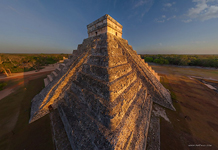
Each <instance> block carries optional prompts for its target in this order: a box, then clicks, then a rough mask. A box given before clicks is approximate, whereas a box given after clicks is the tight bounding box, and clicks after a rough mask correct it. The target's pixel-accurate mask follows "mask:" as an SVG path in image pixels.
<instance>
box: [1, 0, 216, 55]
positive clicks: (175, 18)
mask: <svg viewBox="0 0 218 150" xmlns="http://www.w3.org/2000/svg"><path fill="white" fill-rule="evenodd" d="M105 14H109V15H110V16H111V17H113V18H114V19H115V20H117V21H118V22H119V23H120V24H121V25H123V38H124V39H126V40H128V42H129V44H130V45H132V47H133V49H134V50H136V51H137V53H139V54H218V0H1V1H0V53H72V51H73V50H74V49H77V46H78V44H81V43H82V42H83V39H86V38H88V34H87V25H88V24H89V23H91V22H93V21H95V20H96V19H98V18H100V17H101V16H103V15H105Z"/></svg>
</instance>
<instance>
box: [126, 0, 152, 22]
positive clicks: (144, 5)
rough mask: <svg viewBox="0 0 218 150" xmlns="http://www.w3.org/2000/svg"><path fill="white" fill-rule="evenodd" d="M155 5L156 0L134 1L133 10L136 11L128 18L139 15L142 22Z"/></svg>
mask: <svg viewBox="0 0 218 150" xmlns="http://www.w3.org/2000/svg"><path fill="white" fill-rule="evenodd" d="M153 4H154V0H137V1H134V2H133V3H132V6H133V7H132V10H134V12H133V13H132V14H131V15H130V16H129V17H128V18H131V17H133V16H136V15H138V16H139V18H140V20H141V19H142V18H143V17H144V15H145V14H146V13H147V12H148V11H149V10H150V8H151V7H152V6H153Z"/></svg>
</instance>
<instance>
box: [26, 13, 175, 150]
mask: <svg viewBox="0 0 218 150" xmlns="http://www.w3.org/2000/svg"><path fill="white" fill-rule="evenodd" d="M87 28H88V35H89V38H87V39H84V40H83V43H82V44H80V45H78V48H77V50H74V51H73V54H72V55H70V56H69V59H65V60H64V62H63V63H62V64H60V65H59V66H58V67H57V68H56V70H55V71H53V72H52V73H51V74H50V75H48V76H47V78H46V79H45V80H44V81H45V86H46V87H45V88H44V89H43V90H42V91H41V92H40V93H39V94H38V95H36V96H35V97H34V98H33V99H32V106H31V114H30V120H29V123H32V122H34V121H36V120H37V119H39V118H41V117H43V116H45V115H46V114H48V113H50V114H49V115H50V119H51V125H52V131H53V141H54V144H55V147H56V149H78V150H86V149H87V150H92V149H93V150H94V149H96V150H98V149H99V150H103V149H131V150H133V149H140V150H141V149H146V146H147V149H158V148H159V147H158V146H153V147H152V146H151V145H152V141H153V145H158V141H159V144H160V139H159V136H158V134H159V133H156V134H155V140H152V139H151V138H154V137H150V138H149V136H150V135H149V134H148V133H149V132H152V134H154V133H153V132H156V131H159V130H158V126H159V122H158V121H156V122H157V123H156V124H155V125H156V126H157V130H156V129H155V130H154V128H151V129H150V128H149V125H150V123H151V116H152V115H151V114H152V106H153V103H156V104H158V105H160V106H163V107H166V108H168V109H171V110H175V108H174V107H173V105H172V101H171V96H170V93H169V91H168V90H167V89H165V88H164V87H163V85H162V84H161V83H160V82H159V81H160V77H159V76H158V75H157V73H155V71H154V70H152V68H151V67H149V66H148V64H147V63H145V62H144V60H143V59H141V57H140V55H137V53H136V51H134V50H133V49H132V46H130V45H129V44H128V41H127V40H125V39H122V26H121V25H120V24H119V23H118V22H117V21H116V20H114V19H113V18H112V17H110V16H109V15H104V16H103V17H101V18H99V19H98V20H96V21H94V22H93V23H91V24H89V25H87ZM156 120H157V119H156ZM158 120H159V119H158ZM150 126H151V125H150ZM153 126H154V125H153ZM149 130H151V131H149ZM152 134H151V135H152ZM154 141H156V142H157V143H154ZM148 142H149V143H148ZM148 145H149V147H148Z"/></svg>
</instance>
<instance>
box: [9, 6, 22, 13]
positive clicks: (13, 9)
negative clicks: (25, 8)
mask: <svg viewBox="0 0 218 150" xmlns="http://www.w3.org/2000/svg"><path fill="white" fill-rule="evenodd" d="M8 8H9V9H10V10H12V11H14V12H15V13H17V14H19V15H22V14H21V13H20V12H19V11H17V10H16V9H15V8H13V7H11V6H8Z"/></svg>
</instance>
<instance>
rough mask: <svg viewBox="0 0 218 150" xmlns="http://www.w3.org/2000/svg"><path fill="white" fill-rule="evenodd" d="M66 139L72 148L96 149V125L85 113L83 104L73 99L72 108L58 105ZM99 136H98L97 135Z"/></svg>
mask: <svg viewBox="0 0 218 150" xmlns="http://www.w3.org/2000/svg"><path fill="white" fill-rule="evenodd" d="M58 109H59V112H60V116H61V119H62V122H63V124H64V127H65V130H66V133H67V134H68V139H69V141H70V143H71V147H72V148H73V149H96V148H97V146H96V145H95V143H94V142H95V140H99V139H97V138H95V136H96V134H98V132H99V131H98V132H97V130H98V128H97V126H94V124H95V123H94V122H93V120H91V118H90V117H89V116H88V115H87V112H86V110H87V108H86V106H85V105H83V104H81V103H78V102H76V101H75V105H74V107H73V108H72V109H69V108H67V107H64V106H62V105H60V106H59V107H58ZM98 137H99V136H98Z"/></svg>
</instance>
